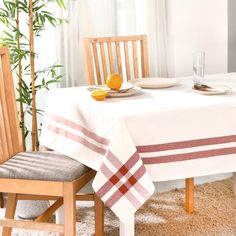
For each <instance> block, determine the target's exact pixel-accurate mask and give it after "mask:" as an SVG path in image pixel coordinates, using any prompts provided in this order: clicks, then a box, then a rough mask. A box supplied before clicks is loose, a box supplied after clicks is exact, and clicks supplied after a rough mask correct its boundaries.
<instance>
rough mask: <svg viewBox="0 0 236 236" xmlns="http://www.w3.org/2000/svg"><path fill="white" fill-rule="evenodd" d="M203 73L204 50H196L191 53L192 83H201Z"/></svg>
mask: <svg viewBox="0 0 236 236" xmlns="http://www.w3.org/2000/svg"><path fill="white" fill-rule="evenodd" d="M204 73H205V52H204V51H196V52H194V53H193V83H194V85H202V84H203V83H204Z"/></svg>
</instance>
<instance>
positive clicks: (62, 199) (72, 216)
mask: <svg viewBox="0 0 236 236" xmlns="http://www.w3.org/2000/svg"><path fill="white" fill-rule="evenodd" d="M13 88H14V87H13V80H12V73H11V67H10V58H9V53H8V49H7V48H6V47H2V48H0V111H1V112H0V145H1V148H2V150H0V164H2V163H4V162H5V161H7V160H8V159H10V158H11V157H13V156H14V155H15V154H17V153H18V152H21V151H22V150H23V148H22V142H21V136H20V130H19V123H18V117H17V110H16V101H15V94H14V89H13ZM95 174H96V172H95V171H93V170H90V171H88V172H86V173H85V174H84V175H82V176H81V177H80V178H78V179H76V180H74V181H71V182H55V181H40V180H24V179H6V178H5V179H0V191H1V192H6V193H8V201H7V207H6V214H5V219H1V220H0V225H1V226H3V233H2V235H3V236H10V235H11V231H12V227H13V228H23V229H35V230H43V231H56V232H60V233H64V235H65V236H75V235H76V200H92V201H95V232H96V233H95V235H96V236H102V235H104V225H103V224H104V205H103V203H102V202H101V200H100V199H99V198H98V197H97V196H96V195H95V194H87V195H86V194H85V195H76V193H77V192H78V191H79V190H80V189H81V188H82V187H83V186H85V185H86V184H87V183H88V182H89V180H91V179H92V178H93V177H94V176H95ZM29 199H31V200H55V203H54V204H53V205H51V206H50V207H49V208H48V210H46V211H45V212H44V213H43V214H42V215H41V216H39V217H38V218H37V219H36V220H35V221H33V222H29V221H22V220H14V215H15V210H16V205H17V201H18V200H29ZM62 204H64V225H62V224H53V223H45V221H46V220H47V219H48V218H49V217H50V216H51V215H52V214H53V213H54V212H55V211H56V210H57V209H58V208H59V207H60V206H61V205H62Z"/></svg>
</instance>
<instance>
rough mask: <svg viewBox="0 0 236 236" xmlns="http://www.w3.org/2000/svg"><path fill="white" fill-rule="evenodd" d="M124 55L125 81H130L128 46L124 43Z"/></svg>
mask: <svg viewBox="0 0 236 236" xmlns="http://www.w3.org/2000/svg"><path fill="white" fill-rule="evenodd" d="M124 53H125V69H126V76H127V80H130V79H131V75H130V63H129V45H128V42H124Z"/></svg>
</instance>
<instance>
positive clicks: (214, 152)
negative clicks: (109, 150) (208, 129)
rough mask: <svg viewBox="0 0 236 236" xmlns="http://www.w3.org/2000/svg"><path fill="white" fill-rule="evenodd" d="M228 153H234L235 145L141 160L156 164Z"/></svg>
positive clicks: (235, 150) (235, 152)
mask: <svg viewBox="0 0 236 236" xmlns="http://www.w3.org/2000/svg"><path fill="white" fill-rule="evenodd" d="M230 154H236V147H229V148H219V149H213V150H205V151H198V152H190V153H183V154H173V155H166V156H158V157H143V158H142V160H143V163H144V164H146V165H148V164H158V163H167V162H176V161H187V160H194V159H200V158H208V157H214V156H224V155H230Z"/></svg>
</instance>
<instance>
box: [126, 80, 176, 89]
mask: <svg viewBox="0 0 236 236" xmlns="http://www.w3.org/2000/svg"><path fill="white" fill-rule="evenodd" d="M129 82H130V83H132V84H134V85H136V86H139V87H141V88H149V89H155V88H169V87H172V86H175V85H177V84H179V81H178V80H176V79H171V78H142V79H133V80H130V81H129Z"/></svg>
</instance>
